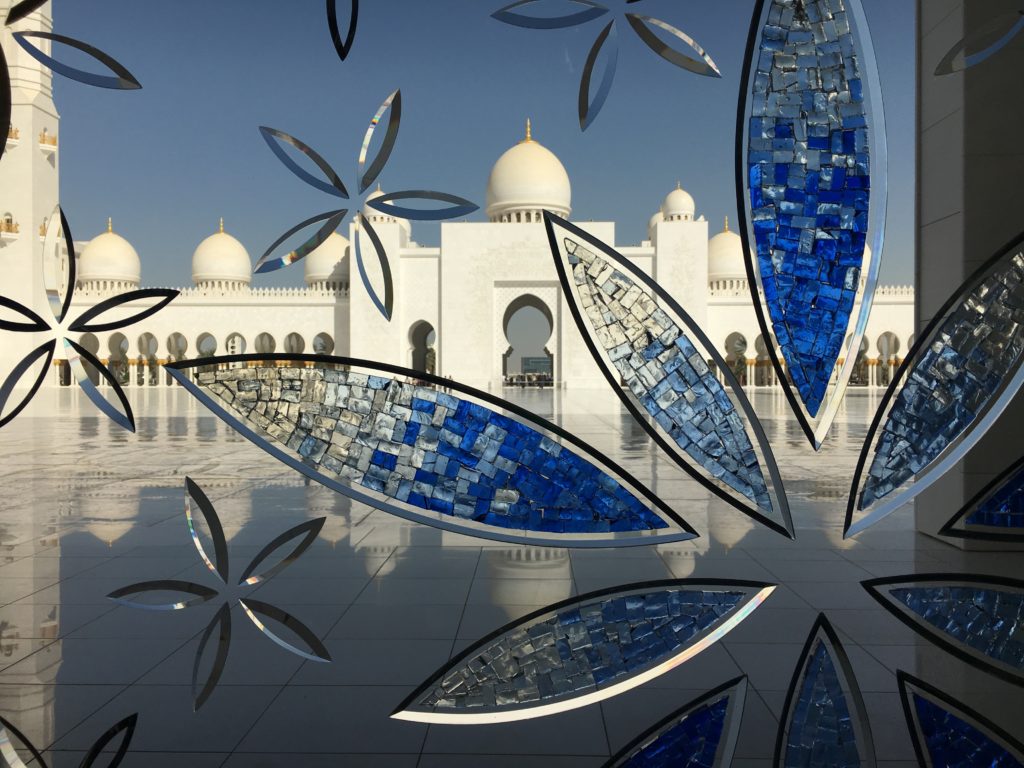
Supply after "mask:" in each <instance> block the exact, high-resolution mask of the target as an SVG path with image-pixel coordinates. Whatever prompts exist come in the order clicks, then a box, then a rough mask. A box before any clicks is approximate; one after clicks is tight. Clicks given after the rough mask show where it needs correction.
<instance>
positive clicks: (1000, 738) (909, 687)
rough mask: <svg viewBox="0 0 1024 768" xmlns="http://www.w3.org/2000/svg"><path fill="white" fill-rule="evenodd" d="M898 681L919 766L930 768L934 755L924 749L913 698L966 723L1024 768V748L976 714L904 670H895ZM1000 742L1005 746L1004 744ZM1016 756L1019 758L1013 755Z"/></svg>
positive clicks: (978, 713)
mask: <svg viewBox="0 0 1024 768" xmlns="http://www.w3.org/2000/svg"><path fill="white" fill-rule="evenodd" d="M896 681H897V683H898V684H899V689H900V703H901V704H902V705H903V715H904V717H906V719H907V730H908V731H910V740H911V741H912V742H913V743H914V753H915V754H916V755H917V762H918V764H919V765H921V766H923V767H924V768H930V766H932V760H931V755H930V754H929V753H926V751H925V745H924V744H923V743H922V742H921V737H922V733H921V730H920V725H919V723H918V719H917V712H916V710H915V709H914V707H913V706H912V703H911V696H913V695H917V696H921V698H923V699H925V700H926V701H929V702H930V703H931V704H934V705H935V706H937V707H939V709H944V710H946V711H947V712H949V714H951V715H953V716H954V717H956V718H957V719H958V720H962V721H963V722H965V723H967V724H968V725H969V726H971V727H972V728H974V729H975V730H976V731H978V733H980V734H981V735H982V736H985V737H986V738H988V739H989V741H991V742H992V743H993V744H995V745H996V746H999V747H1002V748H1003V749H1005V750H1006V751H1007V752H1008V753H1010V756H1011V757H1013V758H1015V759H1016V760H1017V762H1019V763H1022V764H1024V744H1021V743H1020V742H1019V741H1017V740H1016V739H1015V738H1013V736H1011V735H1010V734H1009V733H1007V732H1006V731H1004V730H1003V729H1002V728H1000V727H999V726H998V725H996V724H995V723H993V722H992V721H991V720H989V719H988V718H987V717H985V716H984V715H982V714H981V713H980V712H978V711H977V710H974V709H972V708H971V707H968V706H967V705H966V704H964V703H962V702H959V701H956V700H955V699H953V698H952V697H951V696H949V695H947V694H945V693H943V692H942V691H940V690H939V689H938V688H936V687H935V686H933V685H929V684H928V683H926V682H925V681H924V680H922V679H920V678H918V677H914V676H913V675H911V674H910V673H909V672H905V671H904V670H902V669H897V670H896ZM922 694H923V695H922ZM1000 742H1004V743H1002V744H1001V743H1000ZM1014 752H1016V753H1017V754H1013V753H1014Z"/></svg>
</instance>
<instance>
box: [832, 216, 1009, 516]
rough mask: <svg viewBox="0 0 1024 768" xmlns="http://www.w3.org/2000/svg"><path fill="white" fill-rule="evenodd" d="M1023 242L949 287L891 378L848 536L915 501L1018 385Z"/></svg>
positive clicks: (861, 469) (853, 500) (863, 461)
mask: <svg viewBox="0 0 1024 768" xmlns="http://www.w3.org/2000/svg"><path fill="white" fill-rule="evenodd" d="M1022 361H1024V235H1021V236H1019V237H1018V238H1016V240H1015V241H1014V242H1013V243H1012V244H1011V245H1010V246H1009V247H1007V248H1006V249H1005V250H1003V251H1001V252H1000V253H998V254H996V256H995V257H994V258H992V259H991V260H989V261H988V262H987V263H986V264H984V265H983V266H982V267H981V268H980V269H979V270H978V271H977V272H975V273H974V274H973V275H971V277H969V278H968V279H967V281H966V282H964V284H963V285H961V286H960V288H958V289H957V290H956V291H955V292H954V293H953V295H952V296H951V297H950V298H949V300H948V301H947V302H946V303H945V305H943V307H942V308H940V309H939V311H938V312H936V313H935V316H934V317H933V319H932V321H931V322H930V323H929V324H928V326H927V327H926V328H925V329H924V330H923V331H922V332H921V333H920V334H919V335H918V338H917V341H916V342H915V343H914V346H913V347H911V349H910V351H909V352H908V353H907V357H906V359H905V360H904V361H903V364H902V365H901V366H900V367H899V370H897V372H896V374H895V375H894V376H893V379H892V382H891V383H890V384H889V388H888V389H887V390H886V392H885V395H884V397H883V398H882V402H881V404H880V405H879V408H878V412H877V414H876V415H875V419H874V421H873V422H872V424H871V427H870V429H869V430H868V434H867V437H866V439H865V440H864V447H863V448H862V449H861V455H860V459H859V461H858V463H857V470H856V473H855V475H854V478H853V484H852V486H851V489H850V498H849V502H848V504H847V510H846V535H847V536H852V535H854V534H856V533H859V532H860V531H862V530H864V529H865V528H867V527H869V526H870V525H872V524H874V523H875V522H877V521H878V520H881V519H882V518H883V517H885V516H886V515H888V514H890V513H892V512H893V511H895V510H896V509H897V508H898V507H900V506H902V505H903V504H906V503H907V502H908V501H910V500H911V499H913V498H914V497H915V496H917V495H918V494H919V493H921V491H923V490H924V489H925V488H927V487H928V486H929V485H931V484H932V483H933V482H935V481H936V480H937V479H938V478H939V477H941V476H942V475H943V474H945V473H946V472H947V471H948V470H949V469H950V468H951V467H953V466H954V465H955V464H956V463H957V462H958V461H960V459H961V458H962V457H963V456H964V454H965V453H967V451H968V450H970V448H971V447H972V446H973V445H974V444H975V443H977V441H978V440H980V439H981V437H982V435H984V434H985V432H986V430H988V428H989V427H990V426H991V425H992V424H993V423H994V421H995V420H996V419H997V418H998V417H999V415H1000V414H1001V413H1002V412H1003V410H1004V409H1005V408H1006V406H1007V405H1008V404H1009V403H1010V401H1011V400H1012V399H1013V396H1014V395H1015V394H1016V393H1017V391H1018V390H1019V389H1020V386H1021V384H1022V383H1024V367H1022V365H1021V362H1022Z"/></svg>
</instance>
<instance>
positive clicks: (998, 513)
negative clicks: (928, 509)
mask: <svg viewBox="0 0 1024 768" xmlns="http://www.w3.org/2000/svg"><path fill="white" fill-rule="evenodd" d="M940 533H941V534H943V535H945V536H959V537H961V538H968V539H989V540H993V541H1022V540H1024V457H1021V458H1020V459H1018V460H1017V461H1016V462H1014V463H1013V464H1012V465H1010V466H1009V467H1008V468H1007V469H1006V470H1005V471H1003V472H1001V473H1000V474H999V475H998V476H996V477H995V479H993V480H992V482H991V483H989V484H988V485H987V486H985V488H983V489H982V490H981V492H980V493H978V495H977V496H975V497H974V498H973V499H971V500H970V501H969V502H967V504H965V505H964V508H963V509H961V510H960V511H959V512H957V513H956V514H955V515H953V517H952V518H950V520H949V522H948V523H946V524H945V525H944V526H943V527H942V530H941V531H940Z"/></svg>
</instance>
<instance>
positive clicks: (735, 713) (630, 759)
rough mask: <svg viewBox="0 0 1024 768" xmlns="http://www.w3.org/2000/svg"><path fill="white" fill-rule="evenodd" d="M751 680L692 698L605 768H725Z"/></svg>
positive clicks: (738, 680)
mask: <svg viewBox="0 0 1024 768" xmlns="http://www.w3.org/2000/svg"><path fill="white" fill-rule="evenodd" d="M746 696H747V678H746V677H737V678H735V679H733V680H730V681H729V682H727V683H725V684H724V685H720V686H719V687H717V688H715V689H714V690H711V691H708V692H707V693H706V694H704V695H703V696H701V697H700V698H698V699H694V700H693V701H691V702H690V703H688V704H686V705H685V706H684V707H682V708H681V709H679V710H677V711H676V712H673V713H672V714H671V715H669V716H668V717H666V718H665V719H664V720H662V721H661V722H660V723H658V724H657V725H655V726H653V727H652V728H650V729H648V730H647V731H645V732H644V733H642V734H640V735H639V736H637V737H636V738H635V739H634V740H633V741H631V742H630V743H629V744H627V745H626V746H625V747H623V748H622V749H621V750H620V751H619V752H618V753H616V754H615V755H613V756H612V757H611V759H610V760H608V762H607V763H605V768H676V766H687V768H726V766H729V765H732V756H733V754H734V753H735V751H736V740H737V738H738V737H739V728H740V721H741V720H742V719H743V706H744V703H745V701H746Z"/></svg>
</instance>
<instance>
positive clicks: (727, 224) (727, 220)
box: [725, 216, 729, 232]
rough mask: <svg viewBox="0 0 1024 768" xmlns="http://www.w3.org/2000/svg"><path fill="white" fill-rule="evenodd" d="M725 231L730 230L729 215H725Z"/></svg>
mask: <svg viewBox="0 0 1024 768" xmlns="http://www.w3.org/2000/svg"><path fill="white" fill-rule="evenodd" d="M725 231H726V232H728V231H729V217H728V216H726V217H725Z"/></svg>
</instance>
